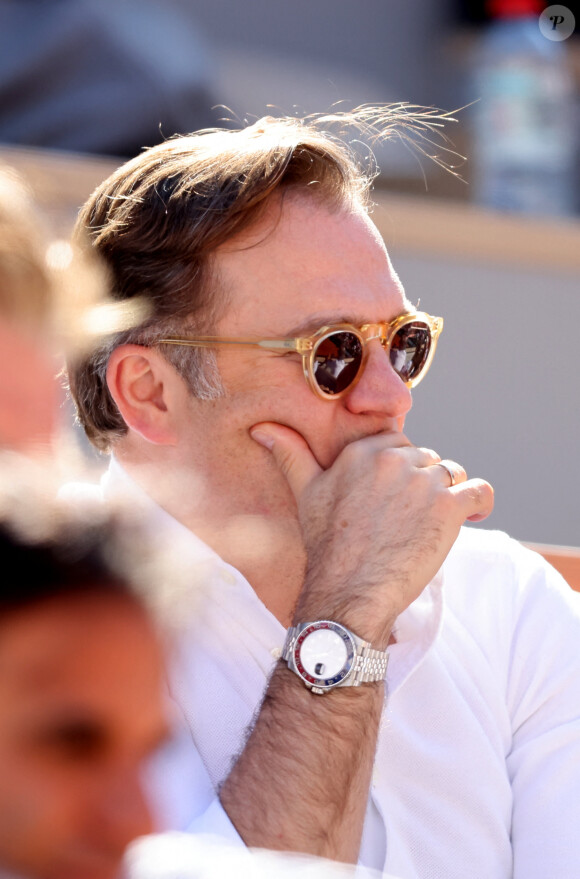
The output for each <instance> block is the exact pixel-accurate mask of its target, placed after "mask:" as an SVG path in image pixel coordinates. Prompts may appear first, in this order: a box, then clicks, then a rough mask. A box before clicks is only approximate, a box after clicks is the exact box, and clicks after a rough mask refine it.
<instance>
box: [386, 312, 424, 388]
mask: <svg viewBox="0 0 580 879" xmlns="http://www.w3.org/2000/svg"><path fill="white" fill-rule="evenodd" d="M430 349H431V330H430V329H429V327H428V325H427V324H426V323H423V321H413V323H410V324H405V326H403V327H401V329H400V330H398V331H397V332H396V333H395V336H394V338H393V340H392V342H391V350H390V358H391V363H392V365H393V369H394V370H395V372H396V373H397V375H400V376H401V378H402V379H403V381H404V382H408V381H412V380H413V379H415V378H417V376H418V375H419V374H420V373H421V371H422V370H423V367H424V366H425V364H426V363H427V359H428V357H429V351H430Z"/></svg>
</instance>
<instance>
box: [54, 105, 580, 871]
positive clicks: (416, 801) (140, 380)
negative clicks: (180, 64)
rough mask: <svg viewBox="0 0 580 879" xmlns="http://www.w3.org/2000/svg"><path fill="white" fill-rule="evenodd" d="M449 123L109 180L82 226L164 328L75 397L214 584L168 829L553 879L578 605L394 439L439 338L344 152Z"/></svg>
mask: <svg viewBox="0 0 580 879" xmlns="http://www.w3.org/2000/svg"><path fill="white" fill-rule="evenodd" d="M443 121H444V119H443V118H442V117H440V116H437V111H435V110H433V109H429V110H424V111H421V110H420V109H418V108H408V107H406V106H396V107H383V108H381V107H378V108H376V107H367V108H362V109H360V110H358V111H355V112H353V113H352V114H342V115H340V114H335V115H333V116H332V117H314V118H311V119H307V120H301V119H296V118H285V119H278V120H275V119H271V118H265V119H262V120H260V121H258V122H256V123H255V124H254V125H252V126H249V127H247V128H244V129H242V130H240V131H237V132H234V131H208V132H201V133H199V134H196V135H191V136H186V137H180V138H175V139H173V140H170V141H168V142H167V143H165V144H163V145H161V146H157V147H155V148H153V149H151V150H148V151H146V152H144V153H143V154H142V155H141V156H139V157H138V158H136V159H134V160H132V161H131V162H129V163H127V164H126V165H124V166H122V167H121V168H119V169H118V170H117V171H116V172H115V173H114V174H113V175H112V176H111V177H110V178H109V179H108V180H106V181H105V182H104V183H103V184H102V185H101V186H100V187H99V188H98V189H97V190H96V191H95V193H94V194H93V195H92V196H91V198H90V199H89V200H88V202H87V203H86V205H85V206H84V208H83V210H82V212H81V216H80V221H79V223H80V228H81V229H82V230H83V232H84V233H85V234H88V235H89V236H91V238H92V241H93V244H94V246H95V248H96V249H97V251H98V252H99V253H100V254H101V256H102V257H103V259H104V260H105V261H106V263H107V265H108V266H109V269H110V272H111V282H112V295H113V297H114V298H117V299H119V300H127V301H130V300H131V298H132V297H133V296H136V295H142V294H143V295H146V296H147V298H148V299H149V301H150V303H151V308H152V313H151V316H150V317H149V319H148V320H147V321H145V322H143V323H142V324H141V325H140V326H138V327H135V328H134V329H133V330H131V331H129V332H126V333H122V334H117V335H115V336H113V337H111V338H110V340H109V341H108V343H107V344H104V345H103V346H101V348H100V349H99V350H98V351H96V352H95V353H94V354H93V355H92V356H91V357H89V358H80V359H78V360H77V361H73V362H71V364H70V369H69V377H70V385H71V389H72V392H73V395H74V398H75V401H76V404H77V408H78V413H79V418H80V420H81V422H82V424H83V426H84V428H85V431H86V432H87V435H88V436H89V438H90V439H91V440H92V441H93V442H94V444H95V445H96V446H97V447H98V448H100V449H101V450H104V451H107V452H109V453H111V465H110V468H109V471H108V473H107V474H106V476H105V477H104V479H103V483H102V488H101V489H95V491H96V493H97V495H99V492H101V493H102V495H103V496H104V497H105V498H110V497H114V496H116V495H117V494H121V495H123V496H124V497H126V498H128V499H129V502H130V503H132V504H133V505H134V507H135V508H136V509H139V510H140V511H141V513H142V514H143V516H144V517H145V519H146V520H147V521H148V527H149V529H150V533H151V534H152V535H156V537H158V538H159V539H161V538H163V539H164V540H165V541H166V542H167V544H168V545H169V546H171V545H174V546H175V547H176V549H175V552H174V554H173V558H174V566H175V569H176V570H177V569H180V568H183V567H186V568H187V567H189V570H190V576H191V578H192V582H193V580H194V578H195V580H196V582H202V583H203V585H204V592H203V600H202V601H201V602H200V603H198V604H197V606H196V609H195V613H192V614H190V613H188V612H187V610H186V609H185V610H183V612H182V613H181V615H180V624H181V629H182V632H181V637H180V638H178V639H176V646H177V649H178V650H179V651H180V655H179V658H178V661H177V662H176V665H175V667H174V669H173V670H172V682H171V688H172V693H173V696H174V698H175V700H176V702H177V703H178V704H179V707H180V709H181V711H182V712H183V717H184V722H185V724H184V729H183V730H182V732H181V739H180V743H179V745H178V744H176V746H175V749H174V751H173V752H172V754H171V757H170V758H169V759H168V761H167V762H166V763H165V764H164V771H163V775H162V777H161V778H160V780H159V784H158V786H157V796H158V802H159V803H160V804H161V805H162V806H163V807H164V808H165V810H166V820H167V825H168V826H173V827H177V828H181V829H189V830H190V831H191V832H196V831H200V830H207V829H208V828H209V829H212V830H213V831H214V832H215V833H217V834H222V835H223V836H224V837H228V838H230V839H233V840H235V839H236V838H238V839H239V840H241V841H243V843H245V844H246V845H247V846H259V847H263V848H272V849H285V850H290V851H295V852H306V853H312V854H316V855H321V856H324V857H327V858H332V859H336V860H339V861H345V862H356V861H357V860H358V861H359V863H361V864H364V865H366V866H369V867H372V868H376V869H378V870H380V871H383V870H386V871H389V872H390V873H393V874H397V875H400V876H404V877H405V879H414V877H425V879H426V877H429V879H432V877H441V879H443V877H445V879H451V877H458V879H459V877H461V879H463V877H465V876H467V875H469V876H471V877H481V879H490V877H494V879H499V877H502V879H507V877H512V876H514V877H518V879H536V877H537V879H540V877H542V879H543V877H545V876H550V877H561V879H564V877H566V879H567V877H570V876H573V875H576V874H577V873H578V872H579V871H580V849H579V848H578V845H577V842H576V836H577V826H578V822H579V821H580V798H579V797H578V794H577V790H578V782H579V780H580V769H579V767H580V654H579V653H578V648H577V645H578V639H579V637H580V607H579V602H580V596H577V595H574V594H573V593H572V591H571V590H570V589H569V588H568V586H567V585H566V584H565V582H564V581H563V580H562V579H561V578H560V577H559V575H558V574H557V573H556V572H555V571H554V570H553V569H552V568H550V567H549V566H548V565H547V564H546V563H545V562H544V561H543V559H541V558H540V557H539V556H538V555H537V554H535V553H532V552H530V551H528V550H526V549H524V548H523V547H522V546H521V545H520V544H518V543H517V542H515V541H512V540H510V538H508V537H507V536H506V535H504V534H501V533H496V532H486V531H480V530H474V529H471V528H464V527H462V526H463V524H464V523H465V522H466V521H479V520H482V519H484V518H485V517H486V516H487V515H488V514H489V513H490V511H491V509H492V505H493V492H492V489H491V486H490V485H489V484H488V483H486V482H485V481H483V480H481V479H473V478H471V479H469V478H468V477H467V474H466V473H465V471H464V469H463V467H462V466H461V464H459V463H458V462H454V461H449V460H445V459H443V460H442V458H441V456H440V454H439V453H438V452H437V451H435V450H431V449H427V448H423V447H422V446H421V445H420V437H417V438H414V439H415V442H412V441H411V440H410V439H409V438H408V437H407V436H406V435H405V434H404V433H403V428H404V422H405V416H406V414H407V413H408V411H409V409H410V407H411V388H412V387H413V386H414V385H416V384H418V382H419V381H420V380H421V379H422V378H423V377H424V376H425V373H426V371H427V369H428V367H429V365H430V362H431V358H432V356H433V354H434V351H435V346H436V343H437V340H438V337H439V334H440V332H441V329H442V319H441V318H439V317H433V316H430V315H429V314H426V313H423V312H418V311H417V309H416V308H415V307H414V306H413V305H412V304H411V302H410V301H409V300H408V299H407V297H406V296H405V293H404V290H403V286H402V284H401V281H400V280H399V278H398V276H397V275H396V273H395V270H394V268H393V266H392V264H391V262H390V259H389V256H388V254H387V251H386V249H385V246H384V243H383V241H382V240H381V238H380V236H379V234H378V232H377V230H376V229H375V227H374V226H373V224H372V221H371V219H370V217H369V206H370V203H369V190H370V185H371V181H372V172H371V171H369V169H368V168H366V167H362V166H361V163H360V162H359V161H358V159H357V157H356V156H355V155H354V154H353V153H352V151H351V150H350V148H349V147H348V146H347V145H346V144H345V142H344V140H343V139H340V138H338V137H335V136H333V135H332V134H330V133H329V130H330V129H331V128H332V126H333V125H343V126H345V127H346V128H349V130H350V132H351V136H353V135H352V131H353V127H354V129H355V131H358V133H359V136H372V135H373V134H374V135H375V136H378V137H383V138H384V139H387V140H388V139H389V137H397V136H399V137H406V138H410V137H412V136H413V135H417V136H418V137H421V136H424V137H425V138H429V137H430V136H431V134H432V132H433V131H436V130H437V126H439V125H440V124H441V123H442V122H443ZM361 132H362V135H361ZM423 298H424V297H423ZM474 331H475V329H474ZM458 367H459V364H458ZM427 388H428V384H427V385H425V392H426V393H428V389H427ZM441 451H442V453H443V454H444V450H441ZM83 490H84V491H87V492H89V493H90V491H91V488H90V486H88V487H84V488H83V487H82V486H80V487H77V488H76V489H75V488H73V487H70V489H68V491H70V492H73V493H74V491H81V492H82V491H83ZM183 547H187V548H188V553H185V552H183ZM191 765H193V766H194V767H196V770H195V772H196V774H195V781H194V783H191V775H190V774H189V769H188V768H187V767H190V766H191ZM186 779H187V781H186Z"/></svg>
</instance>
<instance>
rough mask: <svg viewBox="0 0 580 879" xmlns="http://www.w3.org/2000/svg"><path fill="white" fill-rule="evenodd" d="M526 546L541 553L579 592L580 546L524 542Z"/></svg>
mask: <svg viewBox="0 0 580 879" xmlns="http://www.w3.org/2000/svg"><path fill="white" fill-rule="evenodd" d="M526 546H528V547H529V548H530V549H533V550H535V552H539V553H540V555H543V556H544V558H545V559H546V561H548V562H550V564H551V565H553V566H554V567H555V568H556V570H557V571H559V572H560V573H561V574H562V576H563V577H564V579H565V580H567V581H568V583H569V584H570V586H571V587H572V589H575V590H576V591H577V592H580V547H578V546H556V545H554V544H547V543H526Z"/></svg>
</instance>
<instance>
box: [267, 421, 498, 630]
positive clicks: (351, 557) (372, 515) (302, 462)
mask: <svg viewBox="0 0 580 879" xmlns="http://www.w3.org/2000/svg"><path fill="white" fill-rule="evenodd" d="M252 436H253V437H254V439H255V440H256V441H257V442H260V443H261V444H262V445H265V446H266V447H268V448H270V449H271V453H272V455H273V457H274V459H275V461H276V463H277V464H278V466H279V468H280V470H281V471H282V472H283V473H284V475H285V477H286V479H287V480H288V483H289V485H290V488H291V490H292V492H293V494H294V497H295V498H296V503H297V506H298V514H299V518H300V523H301V527H302V532H303V538H304V543H305V547H306V552H307V556H308V570H307V574H306V580H305V586H304V590H303V592H302V595H301V597H300V600H299V603H298V607H297V611H296V617H295V619H296V621H297V622H299V621H305V620H308V619H316V618H321V617H326V618H330V619H335V620H337V621H338V622H342V623H344V624H345V625H347V626H349V628H352V629H353V631H355V632H356V633H357V634H358V635H361V636H362V637H363V638H365V639H367V640H369V641H371V642H372V644H373V645H374V646H376V647H381V646H386V643H387V641H388V639H389V635H390V632H391V629H392V626H393V624H394V621H395V619H396V617H397V616H398V615H399V614H400V613H401V612H402V611H403V610H404V609H405V608H406V607H407V606H408V605H409V604H411V602H412V601H414V599H415V598H417V596H418V595H420V593H421V592H422V591H423V589H424V588H425V586H426V585H427V583H428V582H429V581H430V580H431V579H432V578H433V576H434V575H435V574H436V573H437V571H438V570H439V568H440V567H441V564H442V563H443V561H444V559H445V557H446V556H447V554H448V552H449V550H450V549H451V547H452V545H453V543H454V542H455V540H456V538H457V535H458V533H459V529H460V527H461V525H462V524H463V523H464V522H465V520H466V519H471V520H480V519H483V518H485V517H486V516H487V515H489V513H490V512H491V510H492V508H493V489H492V488H491V486H490V485H489V483H487V482H485V481H483V480H481V479H469V480H468V479H467V476H466V473H465V471H464V470H463V468H462V467H461V466H460V465H458V464H456V465H454V468H453V471H454V472H453V475H454V479H455V484H454V485H453V486H452V487H450V481H451V480H450V476H449V473H448V472H447V470H446V469H445V468H444V467H442V466H439V461H440V460H441V459H440V457H439V455H438V454H437V453H436V452H433V451H432V450H430V449H424V448H417V447H416V446H413V445H411V443H410V442H409V440H408V439H407V438H406V437H405V436H404V435H403V434H401V433H384V434H377V435H374V436H370V437H365V438H364V439H360V440H358V441H356V442H353V443H351V444H350V445H348V446H346V447H345V448H344V449H343V451H342V452H341V453H340V454H339V455H338V457H337V458H336V460H335V461H334V463H333V464H332V466H331V467H329V468H328V470H323V469H322V468H321V467H320V466H319V464H318V463H317V461H316V459H315V458H314V456H313V454H312V452H311V451H310V449H309V447H308V445H307V443H306V441H305V440H304V439H303V437H302V436H300V435H299V434H298V433H296V432H295V431H293V430H291V429H290V428H288V427H284V426H282V425H279V424H270V423H268V424H260V425H257V426H256V427H255V428H254V430H253V431H252Z"/></svg>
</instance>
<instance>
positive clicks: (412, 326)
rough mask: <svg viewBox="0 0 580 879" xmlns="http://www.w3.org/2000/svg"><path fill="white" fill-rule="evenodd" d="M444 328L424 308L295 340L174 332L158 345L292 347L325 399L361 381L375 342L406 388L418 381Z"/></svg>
mask: <svg viewBox="0 0 580 879" xmlns="http://www.w3.org/2000/svg"><path fill="white" fill-rule="evenodd" d="M442 329H443V318H442V317H431V315H430V314H426V312H424V311H418V312H412V313H408V314H401V315H399V316H398V317H396V318H394V320H392V321H389V322H383V323H376V324H363V326H361V327H354V326H352V325H351V324H333V325H332V326H325V327H321V328H320V329H319V330H317V331H316V332H315V333H313V334H312V335H311V336H299V337H296V338H293V339H260V340H257V339H241V338H227V337H224V336H198V337H197V338H191V337H189V336H183V337H181V336H174V337H172V338H167V339H159V342H158V343H157V344H163V345H189V346H191V347H194V348H213V347H214V345H250V346H252V347H255V348H266V349H269V350H285V351H296V352H297V353H298V354H300V355H301V356H302V366H303V369H304V375H305V377H306V381H307V382H308V385H309V387H310V389H311V390H312V391H314V393H315V394H316V395H317V396H318V397H322V398H323V399H324V400H336V399H338V398H340V397H342V396H344V394H347V393H348V392H349V391H351V390H352V389H353V388H354V386H355V385H356V383H357V382H358V380H359V379H360V377H361V375H362V373H363V370H364V367H365V363H366V360H367V357H368V345H369V342H372V341H373V340H375V339H376V340H378V341H379V342H380V343H381V345H382V346H383V350H384V351H385V353H386V354H387V355H388V357H389V360H390V362H391V366H392V367H393V369H394V371H395V372H396V373H397V375H398V376H399V377H400V378H401V380H402V381H403V382H404V383H405V384H406V385H407V386H408V387H410V388H412V387H415V385H418V384H419V382H420V381H421V379H422V378H423V377H424V376H425V375H426V373H427V370H428V369H429V367H430V365H431V361H432V359H433V355H434V353H435V348H436V347H437V340H438V338H439V336H440V334H441V330H442Z"/></svg>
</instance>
